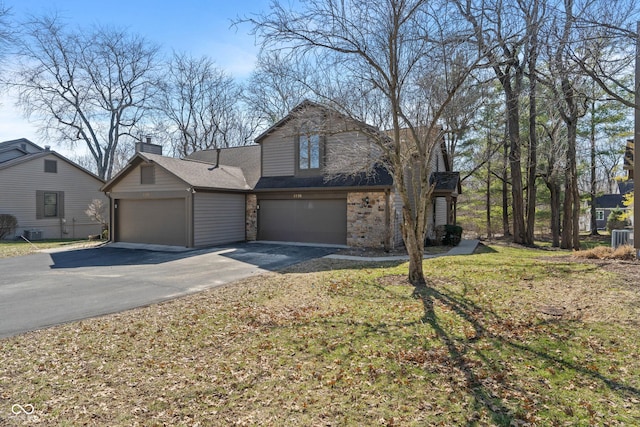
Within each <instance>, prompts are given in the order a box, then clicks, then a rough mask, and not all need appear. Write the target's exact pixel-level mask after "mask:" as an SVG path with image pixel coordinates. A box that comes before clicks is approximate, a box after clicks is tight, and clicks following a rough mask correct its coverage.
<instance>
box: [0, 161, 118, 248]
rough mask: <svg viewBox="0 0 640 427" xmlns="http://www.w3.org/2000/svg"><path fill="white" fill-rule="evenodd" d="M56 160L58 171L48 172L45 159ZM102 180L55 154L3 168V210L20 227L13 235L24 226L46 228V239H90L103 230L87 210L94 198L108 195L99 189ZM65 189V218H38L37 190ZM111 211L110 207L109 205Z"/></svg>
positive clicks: (0, 201)
mask: <svg viewBox="0 0 640 427" xmlns="http://www.w3.org/2000/svg"><path fill="white" fill-rule="evenodd" d="M45 159H47V160H55V161H57V163H58V172H57V173H45V172H44V161H45ZM102 184H103V183H102V182H101V181H100V180H99V179H97V178H95V177H93V176H91V175H89V174H87V173H86V172H84V171H82V170H81V169H79V168H77V167H76V166H74V165H72V164H70V163H68V162H66V161H65V160H62V159H61V158H59V157H57V156H55V155H53V154H51V155H47V156H44V157H39V158H36V159H33V160H30V161H26V162H24V163H20V164H17V165H15V166H12V167H9V168H6V169H2V170H0V213H3V214H11V215H14V216H15V217H16V218H17V219H18V227H17V229H16V230H15V232H14V234H12V235H9V236H7V238H9V239H12V238H14V237H15V236H19V235H22V233H23V231H24V230H39V231H42V237H43V238H44V239H59V238H70V239H76V238H80V239H86V238H87V236H88V235H90V234H99V233H100V231H101V226H100V224H97V223H95V222H92V221H91V220H90V219H89V217H88V216H87V215H86V214H85V211H86V210H87V207H88V206H89V203H91V201H92V200H93V199H100V200H102V201H103V202H104V203H105V204H106V205H107V206H108V205H109V201H108V199H107V198H106V197H105V195H104V194H103V193H102V192H100V191H99V189H100V187H101V186H102ZM37 191H60V192H64V214H65V216H64V218H45V219H36V200H37V197H36V192H37ZM107 213H108V209H107Z"/></svg>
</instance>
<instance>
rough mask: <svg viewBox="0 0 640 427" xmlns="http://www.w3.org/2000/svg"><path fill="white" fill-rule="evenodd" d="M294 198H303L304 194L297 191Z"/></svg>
mask: <svg viewBox="0 0 640 427" xmlns="http://www.w3.org/2000/svg"><path fill="white" fill-rule="evenodd" d="M293 198H294V199H302V194H300V193H296V194H294V195H293Z"/></svg>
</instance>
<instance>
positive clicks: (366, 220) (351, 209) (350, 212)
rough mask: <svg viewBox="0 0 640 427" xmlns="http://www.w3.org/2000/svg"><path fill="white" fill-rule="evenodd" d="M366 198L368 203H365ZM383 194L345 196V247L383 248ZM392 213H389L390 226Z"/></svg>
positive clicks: (368, 193) (384, 233)
mask: <svg viewBox="0 0 640 427" xmlns="http://www.w3.org/2000/svg"><path fill="white" fill-rule="evenodd" d="M367 198H368V201H367ZM385 207H386V197H385V193H384V192H381V191H377V192H353V193H349V194H348V195H347V245H348V246H352V247H360V248H384V247H385V239H386V238H387V237H388V236H387V234H386V232H385V228H386V227H385ZM393 217H394V212H391V224H390V225H391V226H392V225H393V222H394V221H393Z"/></svg>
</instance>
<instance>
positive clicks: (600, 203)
mask: <svg viewBox="0 0 640 427" xmlns="http://www.w3.org/2000/svg"><path fill="white" fill-rule="evenodd" d="M624 207H625V206H624V195H623V194H603V195H602V196H600V197H596V208H601V209H615V208H624Z"/></svg>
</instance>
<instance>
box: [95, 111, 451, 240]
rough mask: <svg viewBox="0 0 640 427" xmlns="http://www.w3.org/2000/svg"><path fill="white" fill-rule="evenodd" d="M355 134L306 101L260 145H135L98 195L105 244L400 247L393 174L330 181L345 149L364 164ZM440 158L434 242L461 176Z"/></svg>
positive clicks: (350, 125)
mask: <svg viewBox="0 0 640 427" xmlns="http://www.w3.org/2000/svg"><path fill="white" fill-rule="evenodd" d="M318 118H320V119H318ZM316 119H318V120H316ZM320 122H322V124H321V125H320V124H318V123H320ZM361 126H363V124H362V123H356V122H354V121H353V120H351V119H349V118H347V117H346V116H343V115H341V114H339V113H337V112H335V111H334V110H331V109H328V108H327V107H324V106H321V105H319V104H316V103H312V102H309V101H305V102H303V103H302V104H300V105H299V106H297V107H296V108H295V109H294V110H292V111H291V113H290V114H288V115H287V116H286V117H284V118H283V119H282V120H280V121H279V122H278V123H276V124H275V125H273V126H272V127H271V128H269V129H268V130H267V131H265V132H264V133H263V134H262V135H260V136H258V138H256V143H257V144H256V145H251V146H246V147H235V148H224V149H221V150H206V151H200V152H195V153H193V154H191V155H190V156H188V157H187V158H184V159H175V158H169V157H164V156H162V155H160V154H159V150H160V147H158V146H154V145H149V144H141V145H139V147H138V152H137V154H136V155H135V156H134V157H133V158H132V159H131V160H130V161H129V164H128V165H127V166H126V167H125V168H124V169H123V170H122V171H121V172H120V173H119V174H117V175H116V176H115V177H114V178H113V179H112V180H110V181H109V182H107V183H106V184H105V185H104V187H103V188H102V190H103V191H104V192H105V193H106V194H107V195H108V196H109V197H110V199H111V202H112V203H111V205H112V212H111V214H112V215H111V217H112V227H111V229H112V235H111V238H112V240H114V241H121V242H134V243H155V244H165V245H178V246H186V247H202V246H210V245H215V244H221V243H229V242H235V241H246V240H249V241H251V240H261V241H282V242H298V243H313V244H331V245H340V246H351V247H380V248H383V247H385V248H389V247H394V246H397V245H399V244H401V242H402V237H401V233H400V222H401V218H402V212H401V210H402V203H401V200H400V197H399V196H398V194H397V193H396V191H395V188H394V184H393V179H392V177H391V176H390V175H389V173H388V172H387V171H386V170H384V169H383V168H380V167H378V168H377V169H376V173H374V174H370V175H366V174H342V175H341V174H337V175H335V176H327V174H326V171H327V169H328V166H330V165H334V164H335V163H334V162H337V161H338V160H339V156H341V155H342V153H343V151H344V149H345V148H346V147H348V146H354V145H355V146H359V147H363V152H362V158H363V159H364V160H367V159H368V156H369V155H370V153H368V152H367V150H366V147H367V141H368V137H367V136H366V134H365V133H364V132H362V131H361ZM365 126H366V125H365ZM444 155H445V154H444V150H437V153H436V155H434V156H433V164H432V170H433V174H432V183H433V185H434V209H433V211H432V212H430V213H429V214H430V219H429V231H430V233H432V234H433V230H434V228H435V226H436V225H440V224H446V223H453V222H455V200H456V198H457V195H458V192H459V188H460V183H459V176H458V174H457V173H456V172H452V171H450V170H448V167H447V162H446V161H445V158H444Z"/></svg>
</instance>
